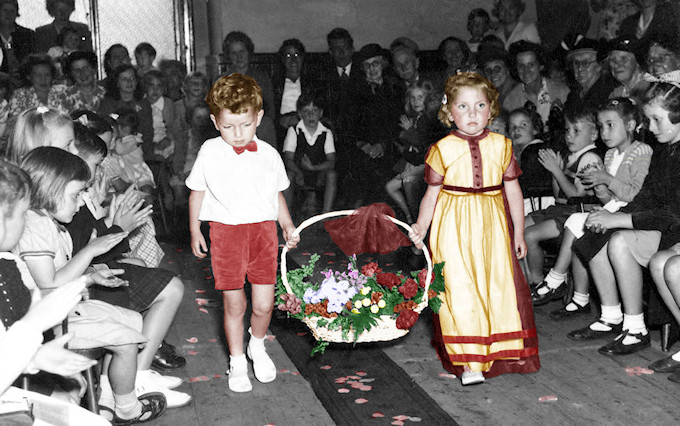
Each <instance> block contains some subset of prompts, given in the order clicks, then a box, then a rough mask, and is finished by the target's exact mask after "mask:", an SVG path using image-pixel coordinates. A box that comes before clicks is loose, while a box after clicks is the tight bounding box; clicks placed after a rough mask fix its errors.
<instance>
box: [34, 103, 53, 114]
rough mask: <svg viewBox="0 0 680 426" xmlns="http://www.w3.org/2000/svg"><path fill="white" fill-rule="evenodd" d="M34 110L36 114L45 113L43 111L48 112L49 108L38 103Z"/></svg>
mask: <svg viewBox="0 0 680 426" xmlns="http://www.w3.org/2000/svg"><path fill="white" fill-rule="evenodd" d="M35 111H36V112H37V113H38V114H45V113H48V112H50V109H49V108H47V107H46V106H44V105H40V106H39V107H38V108H36V109H35Z"/></svg>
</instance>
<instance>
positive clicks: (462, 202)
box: [409, 72, 540, 385]
mask: <svg viewBox="0 0 680 426" xmlns="http://www.w3.org/2000/svg"><path fill="white" fill-rule="evenodd" d="M499 109H500V108H499V105H498V91H497V90H496V88H495V87H494V86H493V84H492V83H491V82H490V81H489V80H487V79H486V78H484V77H482V76H480V75H479V74H476V73H469V72H466V73H458V74H456V75H454V76H451V77H449V79H448V80H447V82H446V88H445V96H444V100H443V105H442V107H441V109H440V111H439V119H440V120H441V121H442V122H443V123H444V124H446V125H447V126H451V124H452V123H455V125H456V127H457V130H454V131H453V132H452V133H451V134H449V135H448V136H447V137H445V138H444V139H442V140H440V141H439V142H437V143H436V144H435V145H433V146H432V147H431V148H430V150H429V152H428V154H427V157H426V160H425V161H426V166H425V180H426V182H427V183H428V188H427V191H426V193H425V196H424V197H423V200H422V202H421V205H420V212H419V215H418V219H417V221H416V223H415V224H414V225H413V232H411V233H410V234H409V237H410V238H411V240H412V241H413V242H414V243H416V246H417V247H418V248H420V247H422V245H423V238H424V237H425V235H426V234H427V230H428V228H430V225H432V227H431V230H430V240H429V243H430V246H431V251H432V256H433V260H434V262H437V263H438V262H445V265H444V279H445V282H446V291H445V292H444V293H443V294H442V296H441V298H442V305H441V308H440V310H439V314H438V315H435V316H434V331H435V333H434V339H433V341H432V342H433V345H434V346H435V348H437V350H438V351H439V355H440V358H441V360H442V363H443V364H444V368H446V369H447V370H448V371H450V372H452V373H454V374H456V375H458V376H459V377H461V381H462V383H463V385H469V384H475V383H481V382H483V381H484V379H485V377H493V376H497V375H499V374H503V373H530V372H534V371H537V370H538V369H539V368H540V362H539V359H538V339H537V337H536V326H535V324H534V314H533V309H532V305H531V296H530V293H529V287H528V285H527V283H526V280H525V278H524V275H523V274H522V272H521V269H520V267H519V261H518V259H521V258H523V257H524V256H526V253H527V245H526V242H525V241H524V235H523V231H524V201H523V196H522V190H521V189H520V186H519V183H518V181H517V178H518V177H519V175H520V174H521V173H522V172H521V170H520V169H519V166H518V165H517V162H516V160H515V157H514V155H513V154H512V142H511V141H510V139H507V138H506V137H505V136H503V135H499V134H497V133H491V132H489V130H488V129H487V128H486V126H487V125H488V124H489V122H491V121H493V119H494V118H495V117H496V116H497V115H498V112H499ZM513 225H514V226H513ZM515 229H516V230H517V231H516V232H515V231H514V230H515Z"/></svg>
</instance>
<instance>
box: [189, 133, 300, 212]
mask: <svg viewBox="0 0 680 426" xmlns="http://www.w3.org/2000/svg"><path fill="white" fill-rule="evenodd" d="M255 142H256V143H257V151H254V152H253V151H244V152H243V153H242V154H236V151H234V147H232V146H231V145H229V144H228V143H226V142H225V141H224V140H222V138H221V137H219V136H218V137H216V138H213V139H209V140H207V141H205V143H204V144H203V146H202V147H201V149H200V151H199V152H198V156H197V158H196V163H194V167H193V168H192V169H191V173H189V176H188V177H187V179H186V185H187V187H189V189H191V190H192V191H205V196H204V197H203V203H202V204H201V210H200V211H199V214H198V219H199V220H201V221H214V222H220V223H223V224H225V225H240V224H244V223H258V222H264V221H268V220H277V218H278V214H279V198H278V197H279V192H280V191H283V190H284V189H286V188H288V186H289V185H290V181H289V180H288V176H287V175H286V169H285V167H284V165H283V160H281V156H280V155H279V153H278V152H277V151H276V149H274V148H273V147H272V146H271V145H269V144H268V143H266V142H264V141H262V140H260V139H258V138H255Z"/></svg>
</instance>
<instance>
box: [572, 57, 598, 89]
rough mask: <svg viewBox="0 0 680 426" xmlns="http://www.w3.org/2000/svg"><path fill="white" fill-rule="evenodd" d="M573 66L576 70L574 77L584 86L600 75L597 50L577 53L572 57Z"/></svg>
mask: <svg viewBox="0 0 680 426" xmlns="http://www.w3.org/2000/svg"><path fill="white" fill-rule="evenodd" d="M571 68H572V69H573V70H574V78H575V79H576V81H577V82H578V83H579V84H581V85H582V86H584V85H588V83H591V82H594V81H595V80H597V79H598V78H599V77H600V66H599V64H598V63H597V53H595V52H580V53H575V54H574V55H573V56H572V57H571Z"/></svg>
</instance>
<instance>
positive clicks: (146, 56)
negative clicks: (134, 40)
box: [135, 42, 158, 76]
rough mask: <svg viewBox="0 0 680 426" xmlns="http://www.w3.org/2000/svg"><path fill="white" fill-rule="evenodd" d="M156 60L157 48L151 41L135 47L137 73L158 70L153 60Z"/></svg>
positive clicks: (142, 73) (141, 73)
mask: <svg viewBox="0 0 680 426" xmlns="http://www.w3.org/2000/svg"><path fill="white" fill-rule="evenodd" d="M155 60H156V49H155V48H154V47H153V46H152V45H151V44H150V43H146V42H144V43H139V44H138V45H137V47H135V62H136V66H137V74H139V75H140V76H143V75H144V74H146V72H147V71H151V70H158V68H156V67H154V66H153V61H155Z"/></svg>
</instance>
